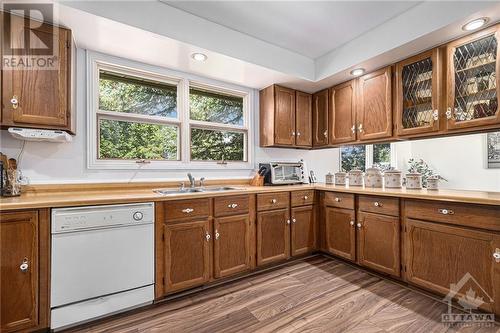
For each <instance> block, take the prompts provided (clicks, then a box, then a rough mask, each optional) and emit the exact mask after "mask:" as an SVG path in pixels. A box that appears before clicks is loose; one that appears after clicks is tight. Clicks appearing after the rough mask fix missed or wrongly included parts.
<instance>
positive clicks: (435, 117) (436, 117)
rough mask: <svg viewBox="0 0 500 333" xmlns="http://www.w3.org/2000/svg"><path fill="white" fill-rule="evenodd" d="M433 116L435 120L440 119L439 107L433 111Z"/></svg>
mask: <svg viewBox="0 0 500 333" xmlns="http://www.w3.org/2000/svg"><path fill="white" fill-rule="evenodd" d="M432 118H433V119H434V121H437V120H438V119H439V112H438V110H437V109H436V110H434V112H433V113H432Z"/></svg>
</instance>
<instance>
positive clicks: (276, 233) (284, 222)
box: [257, 208, 290, 265]
mask: <svg viewBox="0 0 500 333" xmlns="http://www.w3.org/2000/svg"><path fill="white" fill-rule="evenodd" d="M289 257H290V216H289V213H288V208H285V209H278V210H271V211H267V212H259V213H257V265H265V264H269V263H272V262H275V261H280V260H284V259H287V258H289Z"/></svg>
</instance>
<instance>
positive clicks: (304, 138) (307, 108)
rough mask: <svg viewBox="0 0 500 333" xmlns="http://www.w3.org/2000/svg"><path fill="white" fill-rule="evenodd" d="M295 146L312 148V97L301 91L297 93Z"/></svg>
mask: <svg viewBox="0 0 500 333" xmlns="http://www.w3.org/2000/svg"><path fill="white" fill-rule="evenodd" d="M295 102H296V106H295V112H296V116H295V132H296V133H295V137H296V139H295V145H296V146H303V147H307V148H310V147H311V146H312V95H311V94H306V93H303V92H301V91H297V92H296V93H295Z"/></svg>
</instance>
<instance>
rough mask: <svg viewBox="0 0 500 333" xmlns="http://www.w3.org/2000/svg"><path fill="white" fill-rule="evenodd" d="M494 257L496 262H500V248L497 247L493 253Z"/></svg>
mask: <svg viewBox="0 0 500 333" xmlns="http://www.w3.org/2000/svg"><path fill="white" fill-rule="evenodd" d="M493 258H495V262H500V249H499V248H497V249H496V250H495V252H494V253H493Z"/></svg>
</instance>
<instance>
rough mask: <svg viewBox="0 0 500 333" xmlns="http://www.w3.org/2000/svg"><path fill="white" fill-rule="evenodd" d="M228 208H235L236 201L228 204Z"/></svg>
mask: <svg viewBox="0 0 500 333" xmlns="http://www.w3.org/2000/svg"><path fill="white" fill-rule="evenodd" d="M227 207H228V208H236V207H238V204H237V203H232V204H229V205H227Z"/></svg>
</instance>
